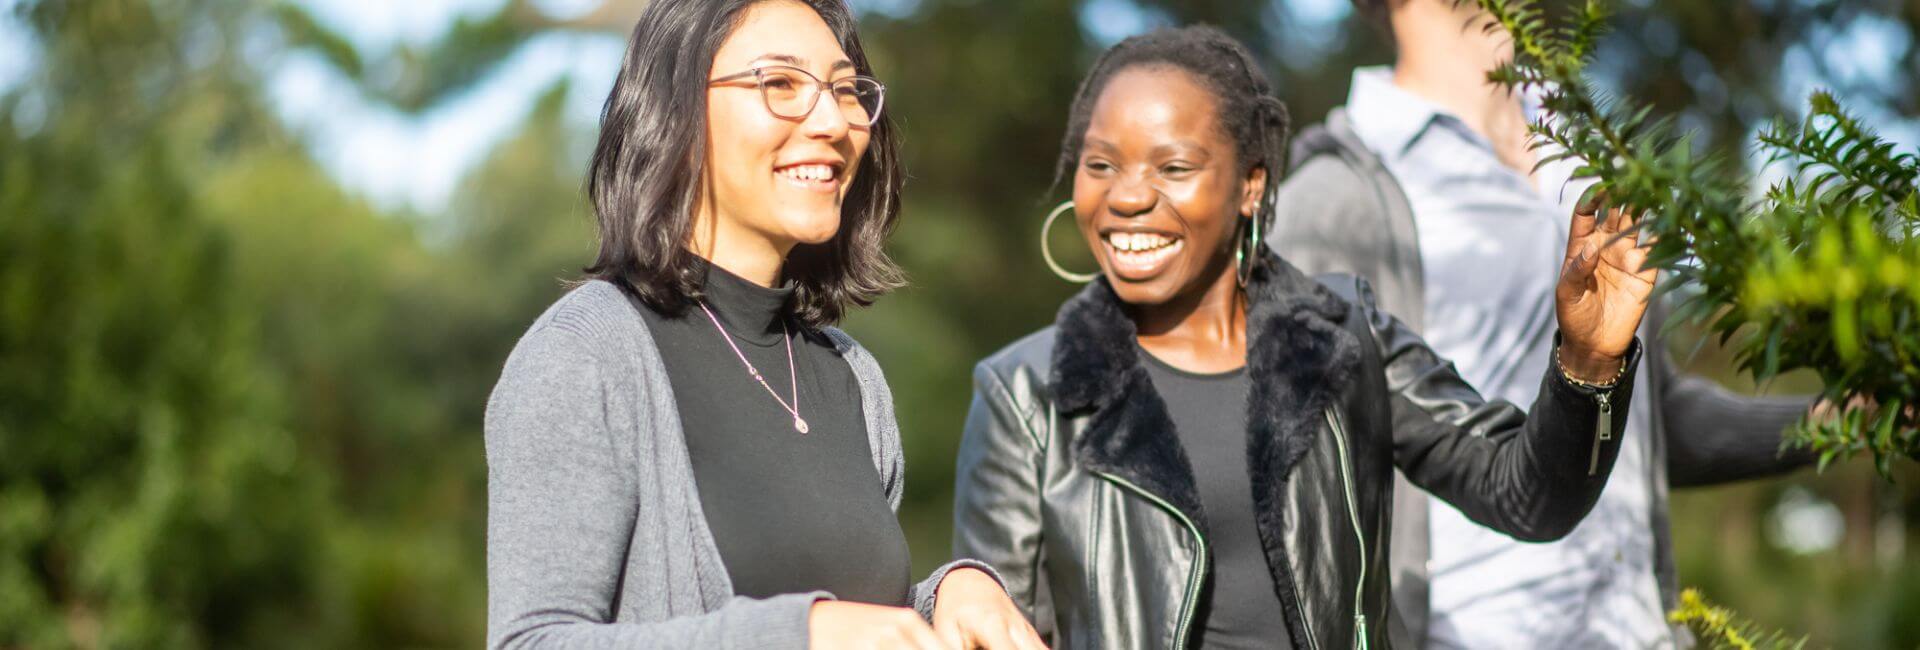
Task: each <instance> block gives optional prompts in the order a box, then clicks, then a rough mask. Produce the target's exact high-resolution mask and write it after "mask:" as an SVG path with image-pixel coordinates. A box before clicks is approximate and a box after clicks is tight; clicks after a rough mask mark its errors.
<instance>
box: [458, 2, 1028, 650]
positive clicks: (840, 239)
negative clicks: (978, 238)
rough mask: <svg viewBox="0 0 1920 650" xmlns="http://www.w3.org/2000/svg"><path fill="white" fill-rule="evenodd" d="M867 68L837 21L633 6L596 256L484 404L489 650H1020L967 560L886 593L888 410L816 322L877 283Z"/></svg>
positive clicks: (849, 349) (751, 10) (892, 458)
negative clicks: (589, 649) (637, 14)
mask: <svg viewBox="0 0 1920 650" xmlns="http://www.w3.org/2000/svg"><path fill="white" fill-rule="evenodd" d="M870 75H871V72H870V68H869V67H868V65H867V60H866V56H865V54H864V53H863V51H862V50H861V47H860V41H859V38H858V36H857V35H856V34H855V33H854V24H853V18H852V15H851V13H850V12H849V11H848V10H847V8H846V7H845V6H844V5H843V4H841V2H840V1H839V0H811V1H809V2H805V3H803V2H797V1H793V0H762V1H755V0H725V1H720V2H714V1H711V0H654V1H653V2H651V3H649V4H648V6H647V9H646V11H645V13H644V14H642V16H641V18H640V20H639V24H638V25H637V26H636V27H635V28H634V32H633V39H632V43H631V45H630V47H629V50H628V52H627V57H626V60H625V62H624V64H623V66H622V68H621V71H620V75H619V76H618V78H617V79H616V80H615V82H614V86H613V91H612V93H611V95H610V96H609V97H608V98H607V103H606V107H605V109H604V114H603V116H602V123H601V133H600V142H599V145H598V147H597V148H596V150H595V152H594V157H593V162H592V169H591V172H590V177H589V184H588V193H589V194H590V195H591V198H592V200H593V204H594V208H595V212H596V213H597V217H598V219H599V224H600V252H599V255H598V257H597V259H596V260H595V261H594V263H593V264H592V266H590V267H588V268H587V270H586V271H587V275H588V280H587V281H585V282H582V283H581V284H580V286H579V287H577V288H576V289H574V290H573V291H572V292H570V293H569V294H568V295H567V296H566V297H564V298H562V299H561V300H560V301H559V302H558V303H556V304H555V305H553V307H551V308H550V309H548V310H547V312H546V313H545V314H544V315H542V316H541V317H540V318H539V320H537V321H536V322H535V323H534V324H533V326H532V327H531V328H530V329H529V330H528V331H527V333H526V335H525V336H524V337H523V338H522V339H521V340H520V343H519V345H518V346H516V348H515V349H514V352H513V354H512V356H511V357H510V358H509V359H508V361H507V366H506V368H505V370H504V371H503V372H502V373H501V376H500V382H499V384H498V385H497V386H496V387H495V389H494V393H493V397H492V399H491V401H490V402H489V403H488V406H487V417H486V442H487V466H488V472H489V473H488V522H487V523H488V533H487V576H488V639H489V642H490V644H491V645H492V646H494V647H539V646H549V645H554V646H568V647H574V646H599V647H616V646H619V647H626V646H633V647H700V648H705V647H796V648H797V647H806V646H811V647H814V648H854V647H909V648H924V649H928V650H931V649H933V648H940V647H976V646H981V647H988V648H1031V647H1035V646H1036V645H1037V638H1036V637H1035V635H1034V633H1033V631H1032V629H1031V627H1029V626H1028V625H1027V624H1026V622H1025V620H1024V619H1023V618H1021V616H1020V614H1019V611H1018V610H1017V609H1015V608H1014V606H1013V604H1012V602H1011V601H1010V600H1009V599H1008V597H1007V595H1006V593H1005V592H1004V591H1003V590H1002V589H1001V587H1000V585H999V583H998V582H997V580H996V578H995V577H994V576H993V575H992V569H990V568H988V567H987V566H986V565H984V564H981V563H979V562H973V561H965V560H963V561H958V562H955V563H952V564H949V565H947V566H945V567H942V568H941V569H939V570H937V571H935V572H934V574H933V575H932V576H931V577H929V578H927V579H926V580H924V581H921V582H919V583H918V584H914V583H913V582H912V581H911V580H910V579H909V570H910V569H909V562H908V557H907V546H906V540H905V537H904V535H903V534H902V531H901V529H900V525H899V522H898V521H897V520H896V519H895V517H894V512H893V508H894V507H896V506H897V505H898V504H899V503H900V498H901V489H902V486H903V485H904V481H903V479H902V477H901V473H902V470H903V466H904V465H903V463H902V461H901V449H900V437H899V431H898V428H897V425H896V424H895V422H894V418H893V404H892V400H891V397H890V391H889V390H888V388H887V385H886V380H885V378H884V377H883V376H882V375H881V373H880V369H879V367H878V365H876V363H875V362H874V360H873V357H872V356H871V355H869V354H868V353H867V352H866V350H865V349H863V348H861V347H860V346H859V344H857V343H855V342H854V341H853V339H851V338H849V337H848V336H847V335H846V334H845V333H843V332H841V331H839V330H837V329H835V328H833V327H832V325H833V323H834V322H836V321H838V320H839V318H840V317H841V315H842V314H844V313H845V311H846V310H847V309H849V308H851V307H852V306H853V305H865V304H868V303H870V302H872V301H873V299H874V298H876V297H878V296H879V295H880V294H882V293H884V292H885V291H887V290H889V289H892V288H893V287H895V286H897V285H898V284H899V283H900V281H899V274H898V272H897V270H896V269H895V268H894V266H893V264H892V263H891V262H890V261H888V259H887V257H886V255H885V253H884V252H883V251H882V249H881V247H882V244H883V243H884V241H885V239H886V236H887V233H888V231H889V230H890V229H891V228H892V226H893V222H894V220H895V218H896V216H897V214H898V211H899V203H898V198H897V195H898V194H899V191H900V183H901V172H900V168H899V162H898V158H897V156H896V154H895V150H894V142H893V127H892V126H891V125H890V124H889V123H888V122H887V119H886V116H885V114H884V113H883V112H882V110H881V109H882V97H883V93H884V91H885V88H884V87H883V86H882V85H881V84H880V82H879V81H877V80H875V79H873V78H872V77H871V76H870ZM783 366H784V367H785V368H787V372H786V373H785V374H786V376H785V377H781V376H780V374H781V373H779V372H778V369H779V368H780V367H783Z"/></svg>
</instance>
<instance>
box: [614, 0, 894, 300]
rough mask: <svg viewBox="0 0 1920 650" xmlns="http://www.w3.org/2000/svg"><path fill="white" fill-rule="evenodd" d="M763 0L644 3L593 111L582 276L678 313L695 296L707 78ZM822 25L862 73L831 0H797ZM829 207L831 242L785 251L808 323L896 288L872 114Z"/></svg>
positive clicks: (886, 178) (884, 146)
mask: <svg viewBox="0 0 1920 650" xmlns="http://www.w3.org/2000/svg"><path fill="white" fill-rule="evenodd" d="M763 1H766V0H652V1H651V2H649V3H647V8H646V10H645V11H644V12H643V13H641V15H640V22H639V23H638V24H637V25H635V26H634V28H633V38H632V41H631V42H630V43H629V44H628V46H627V56H626V60H625V61H623V62H622V63H621V64H620V75H619V76H618V77H616V78H615V79H614V82H613V92H612V93H611V94H609V95H608V96H607V103H606V106H605V107H603V108H602V109H601V114H600V141H599V144H598V145H596V146H595V147H594V151H593V163H592V166H591V168H590V169H589V171H588V175H587V195H588V196H589V198H591V199H592V201H593V209H594V214H595V215H596V217H597V218H598V220H599V226H600V233H599V235H600V252H599V253H598V255H597V256H596V257H595V259H594V261H593V265H592V266H588V267H587V268H586V269H585V272H586V274H587V276H588V277H589V278H592V279H600V280H607V281H609V282H612V283H614V284H615V285H618V286H619V287H620V288H621V289H622V290H624V291H626V292H627V293H629V294H631V295H632V296H634V297H635V298H637V299H639V300H640V301H641V302H643V303H645V304H646V305H648V306H650V307H652V308H654V309H657V310H660V311H661V312H663V313H667V314H678V313H681V312H682V311H683V310H685V309H686V308H688V307H689V306H691V305H692V304H693V301H694V300H696V299H698V298H699V297H700V296H701V295H702V294H701V291H702V285H703V280H704V278H705V275H704V272H703V269H704V263H703V262H702V261H701V260H700V258H699V257H698V256H697V255H695V254H694V253H693V252H692V251H691V250H689V249H688V245H689V244H690V243H691V241H692V239H691V237H692V233H693V217H694V213H695V209H696V206H697V205H698V204H699V201H701V200H702V197H701V194H700V192H701V187H702V185H704V183H703V182H702V180H703V178H704V177H705V176H706V170H707V160H706V151H707V137H706V134H707V86H708V83H707V79H708V75H709V74H710V72H711V68H712V67H713V55H714V52H716V51H718V50H719V49H720V45H721V43H723V42H725V41H726V39H727V36H728V35H730V34H732V33H733V29H734V27H735V26H736V25H737V24H738V23H739V21H740V18H741V16H742V15H743V14H745V13H746V9H747V8H749V7H752V6H753V5H755V4H758V3H759V2H763ZM800 1H801V3H802V4H805V5H807V6H808V7H811V8H812V9H813V10H814V11H815V12H816V13H818V14H820V18H821V19H822V20H824V21H826V23H827V27H828V28H829V29H831V30H832V31H833V34H834V37H835V38H836V39H837V40H838V41H839V43H840V49H842V50H844V51H846V53H847V58H848V59H849V60H851V61H852V62H853V65H854V67H855V69H856V70H857V72H858V73H859V74H864V75H872V74H873V69H872V67H871V66H869V65H868V63H867V55H866V51H865V49H863V48H862V47H861V45H860V36H859V35H858V34H857V33H855V31H854V17H853V12H852V11H850V10H849V9H848V8H847V6H846V4H845V3H844V2H843V0H800ZM871 133H872V137H871V139H870V141H869V144H868V145H867V151H866V153H865V154H864V156H863V157H862V158H861V160H860V165H859V168H858V169H859V171H858V173H857V174H856V175H855V176H854V179H853V183H852V185H850V186H849V187H848V188H847V195H846V199H845V201H844V202H843V203H842V206H841V214H840V229H839V232H837V233H835V235H834V237H833V239H831V240H829V241H827V242H824V243H821V244H817V245H807V244H802V245H800V246H796V247H794V249H793V251H792V252H791V253H789V254H788V255H787V260H786V264H785V266H784V275H785V278H786V279H787V280H788V281H789V282H791V283H792V284H793V286H794V288H795V291H794V295H793V298H792V303H791V304H790V305H789V307H790V309H791V311H792V313H793V315H794V316H795V318H797V319H799V320H800V321H801V322H802V323H805V324H806V325H807V326H809V327H822V326H826V325H831V324H833V323H835V322H838V321H839V319H840V317H841V316H842V315H843V314H844V313H845V312H846V310H847V309H849V308H850V306H852V305H861V306H865V305H869V304H872V303H873V301H874V299H875V298H878V297H879V296H880V295H881V294H884V293H886V292H887V291H889V290H892V289H894V288H897V287H899V286H901V285H902V284H903V276H902V274H901V272H900V269H899V267H897V266H895V265H894V263H893V261H892V260H891V259H889V258H888V257H887V254H886V251H885V250H884V244H885V242H886V239H887V236H888V235H889V234H890V233H891V232H892V230H893V226H894V223H895V221H896V220H897V219H898V218H899V213H900V201H899V196H900V186H901V184H902V182H903V181H904V178H905V174H904V172H903V171H902V170H901V166H900V155H899V148H898V144H897V143H896V142H895V140H896V139H897V136H896V135H895V127H894V125H893V123H892V122H891V121H890V120H889V119H888V118H887V117H886V116H885V115H884V114H883V115H882V116H881V118H880V121H878V122H876V123H874V125H873V126H872V127H871Z"/></svg>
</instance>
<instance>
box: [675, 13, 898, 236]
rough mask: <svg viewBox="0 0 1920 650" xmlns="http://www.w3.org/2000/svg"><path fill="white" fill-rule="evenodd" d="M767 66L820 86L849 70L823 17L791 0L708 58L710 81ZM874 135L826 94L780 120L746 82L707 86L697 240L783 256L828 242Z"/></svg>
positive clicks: (747, 17) (742, 28) (750, 16)
mask: <svg viewBox="0 0 1920 650" xmlns="http://www.w3.org/2000/svg"><path fill="white" fill-rule="evenodd" d="M770 65H780V66H790V67H794V68H799V69H801V70H805V71H807V72H809V73H811V74H813V75H814V76H815V77H818V78H819V79H820V80H822V81H825V82H827V83H832V82H833V81H836V80H839V79H841V78H843V77H850V76H853V75H854V74H856V73H855V71H854V65H853V62H852V61H851V60H849V59H848V58H847V54H846V52H845V51H843V50H841V49H840V43H839V41H838V39H835V38H834V35H833V31H832V30H831V29H829V28H828V27H827V23H826V22H825V21H823V20H821V19H820V15H819V14H817V13H814V11H813V9H811V8H808V7H807V6H806V5H802V4H800V3H798V2H793V1H791V0H770V1H768V2H762V3H759V4H757V5H754V6H753V7H750V8H748V9H747V10H746V12H745V13H744V14H743V15H742V16H741V20H740V24H739V26H738V27H736V28H735V29H734V31H733V34H732V35H730V36H728V37H727V40H726V42H724V43H722V44H721V46H720V49H719V51H717V52H715V53H714V56H713V70H712V71H711V74H710V75H709V76H708V78H709V79H717V78H720V77H724V76H729V75H733V74H736V73H740V72H744V71H748V70H752V69H754V68H758V67H761V66H770ZM803 81H804V80H803ZM871 135H872V133H871V131H870V129H869V127H866V126H857V125H853V124H849V123H848V122H847V120H846V118H845V117H844V116H842V115H841V112H840V110H839V109H838V108H837V106H836V104H835V102H834V99H833V97H831V96H824V97H821V98H820V99H819V100H818V101H816V102H815V103H814V105H813V110H812V112H810V113H807V114H806V115H805V116H802V117H794V118H785V117H779V116H776V115H774V114H773V113H772V112H770V111H768V110H767V105H766V103H765V101H763V100H762V99H761V94H760V90H759V87H758V85H757V84H756V82H755V80H754V78H753V77H751V76H749V77H747V78H745V79H741V80H738V81H731V82H724V83H718V84H714V85H713V86H711V87H710V88H709V89H708V90H707V178H706V179H705V180H706V187H705V188H704V190H705V195H706V197H707V200H706V201H704V202H703V205H702V209H701V219H700V220H699V221H698V222H696V224H695V227H696V228H697V229H699V230H700V231H701V232H700V233H698V234H696V235H695V237H696V238H701V237H702V236H703V235H705V236H711V237H712V238H713V239H712V241H714V242H715V243H716V244H717V245H720V246H725V247H729V248H739V247H741V246H748V247H754V246H758V245H762V244H765V245H769V246H772V247H774V248H775V249H776V250H777V251H778V252H779V253H781V254H785V253H786V251H788V250H789V249H791V248H792V247H793V246H794V245H796V244H818V243H822V242H825V241H827V240H829V239H832V238H833V235H834V233H835V232H837V231H839V229H840V203H841V201H842V199H843V198H845V197H846V194H847V187H848V186H849V185H851V184H852V181H853V177H854V173H855V172H856V171H858V166H859V162H860V157H861V156H862V155H863V154H865V153H866V150H867V142H868V140H869V139H870V138H871Z"/></svg>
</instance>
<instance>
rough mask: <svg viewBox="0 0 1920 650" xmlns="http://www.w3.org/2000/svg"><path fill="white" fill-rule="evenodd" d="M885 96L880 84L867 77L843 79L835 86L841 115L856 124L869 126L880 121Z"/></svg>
mask: <svg viewBox="0 0 1920 650" xmlns="http://www.w3.org/2000/svg"><path fill="white" fill-rule="evenodd" d="M883 94H884V90H883V89H882V88H881V87H880V82H878V81H874V80H872V79H868V78H865V77H855V78H852V79H842V80H840V81H838V82H836V83H834V85H833V98H834V101H836V102H839V104H840V114H841V115H845V116H846V118H847V121H848V122H851V123H854V124H860V125H868V124H872V123H873V122H874V120H878V119H880V104H881V99H882V98H883Z"/></svg>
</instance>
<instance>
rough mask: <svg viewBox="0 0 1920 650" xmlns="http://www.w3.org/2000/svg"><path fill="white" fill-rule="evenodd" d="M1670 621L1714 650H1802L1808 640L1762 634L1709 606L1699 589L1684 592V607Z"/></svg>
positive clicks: (1682, 605) (1778, 633)
mask: <svg viewBox="0 0 1920 650" xmlns="http://www.w3.org/2000/svg"><path fill="white" fill-rule="evenodd" d="M1667 620H1669V621H1672V622H1674V623H1677V624H1682V625H1686V626H1688V627H1690V628H1692V629H1693V632H1694V634H1697V635H1699V638H1700V640H1701V642H1702V643H1704V644H1705V645H1706V647H1707V648H1710V649H1711V650H1801V649H1802V648H1805V647H1806V646H1807V640H1806V639H1805V638H1800V639H1791V638H1788V637H1787V636H1786V635H1785V634H1783V633H1780V632H1768V631H1764V630H1761V629H1760V627H1759V626H1758V625H1755V624H1754V623H1753V622H1752V621H1748V620H1745V619H1743V618H1741V617H1740V616H1739V615H1738V614H1735V613H1734V612H1732V611H1731V610H1728V609H1726V608H1724V607H1721V606H1719V605H1715V604H1713V603H1711V602H1708V601H1707V599H1706V597H1704V596H1701V595H1700V591H1699V590H1697V589H1688V590H1686V591H1683V592H1680V607H1679V608H1678V609H1675V610H1673V611H1672V612H1669V613H1668V614H1667Z"/></svg>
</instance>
